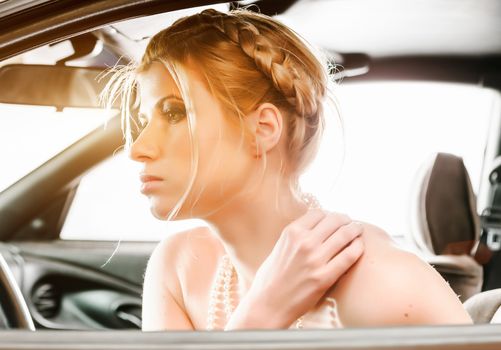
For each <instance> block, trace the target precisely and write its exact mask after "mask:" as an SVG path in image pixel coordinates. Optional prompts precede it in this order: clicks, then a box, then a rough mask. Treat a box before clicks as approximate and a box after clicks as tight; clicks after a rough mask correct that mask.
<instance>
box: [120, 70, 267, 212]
mask: <svg viewBox="0 0 501 350" xmlns="http://www.w3.org/2000/svg"><path fill="white" fill-rule="evenodd" d="M187 75H188V82H187V83H188V87H189V91H190V96H191V100H192V104H193V108H194V111H195V116H196V126H195V130H194V139H195V142H196V143H198V149H199V157H198V159H199V160H198V171H197V175H196V178H195V182H194V185H193V188H192V190H191V191H190V194H189V196H188V198H187V200H186V202H185V204H184V205H183V206H182V207H181V210H180V211H179V213H178V215H177V217H176V218H178V219H183V218H189V217H193V216H196V217H204V215H206V214H208V213H210V212H212V211H214V210H215V209H217V208H219V207H221V206H222V205H223V204H225V203H226V202H227V201H228V200H229V199H231V198H233V197H234V196H235V195H236V194H238V193H239V192H240V191H241V190H242V189H243V188H245V186H246V183H247V182H248V181H249V179H250V178H252V175H253V174H254V173H257V170H256V159H255V157H254V156H253V153H252V146H251V145H250V142H249V141H248V137H244V136H243V135H244V134H243V133H242V129H241V128H240V127H239V126H238V123H236V125H235V123H230V122H229V121H228V116H225V115H223V110H222V108H221V106H220V104H219V103H218V101H217V100H216V99H215V98H214V97H213V96H211V94H210V92H209V90H208V89H207V87H206V85H205V84H204V82H203V81H202V79H201V77H200V76H199V75H198V73H197V72H196V71H194V70H187ZM138 89H139V93H140V98H141V106H140V110H139V118H140V120H141V121H142V123H143V126H144V129H143V130H142V132H141V134H140V135H139V136H138V137H137V139H136V140H135V142H134V143H133V144H132V147H131V151H130V157H131V158H132V159H133V160H135V161H139V162H142V163H143V169H142V171H141V174H142V176H141V177H142V182H143V184H142V186H141V192H142V193H143V194H144V195H146V196H147V197H148V198H149V199H150V203H151V211H152V213H153V214H154V215H155V216H156V217H157V218H159V219H164V218H166V217H167V216H168V214H169V212H170V211H171V210H172V209H173V207H174V206H175V204H176V203H177V202H178V201H179V199H180V198H181V196H182V195H183V193H184V192H185V190H186V189H187V188H188V186H189V182H190V178H191V173H192V172H191V155H192V147H191V144H190V131H189V128H188V125H189V124H188V119H187V115H186V107H185V103H184V102H183V99H182V97H181V93H180V91H179V89H178V87H177V85H176V84H175V82H174V80H173V78H172V76H171V75H170V73H169V71H168V70H167V69H166V68H165V67H164V66H163V64H161V63H160V62H154V63H152V64H151V66H150V67H149V68H148V70H146V71H144V72H142V73H140V75H139V77H138ZM233 118H237V117H236V116H235V117H233ZM153 177H155V178H153Z"/></svg>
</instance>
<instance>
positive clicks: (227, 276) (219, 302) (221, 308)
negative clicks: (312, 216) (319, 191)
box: [207, 193, 341, 330]
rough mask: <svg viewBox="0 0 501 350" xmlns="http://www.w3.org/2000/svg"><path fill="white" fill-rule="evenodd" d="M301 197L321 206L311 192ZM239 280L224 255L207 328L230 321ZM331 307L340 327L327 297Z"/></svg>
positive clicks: (334, 318) (335, 322) (298, 324)
mask: <svg viewBox="0 0 501 350" xmlns="http://www.w3.org/2000/svg"><path fill="white" fill-rule="evenodd" d="M301 199H302V200H303V201H304V202H305V203H306V204H307V205H308V207H309V208H320V205H319V202H318V200H317V199H316V198H315V197H314V196H313V195H311V194H309V193H306V194H302V195H301ZM234 280H237V275H236V271H235V268H234V267H233V265H232V264H231V261H230V258H229V257H228V255H224V256H223V257H222V260H221V264H220V265H219V268H218V272H217V275H216V278H215V281H214V285H213V288H212V290H211V294H210V301H209V312H208V317H207V330H214V329H216V324H217V323H218V322H217V321H218V320H221V321H222V319H223V317H222V316H223V314H224V316H225V317H224V318H225V324H226V323H227V322H228V321H229V319H230V317H231V315H232V313H233V311H234V304H235V302H236V301H237V300H238V294H239V293H238V290H234V288H232V287H233V286H234V283H233V281H234ZM325 301H326V302H327V307H328V309H329V316H330V321H331V325H332V326H333V327H340V326H341V324H340V322H339V320H338V317H337V309H336V308H337V307H336V301H335V299H334V298H325ZM303 322H304V315H303V316H301V317H299V318H298V319H297V320H296V321H295V327H296V328H297V329H301V328H303Z"/></svg>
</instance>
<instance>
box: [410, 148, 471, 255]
mask: <svg viewBox="0 0 501 350" xmlns="http://www.w3.org/2000/svg"><path fill="white" fill-rule="evenodd" d="M415 193H416V196H415V197H416V198H414V199H411V200H414V201H415V203H414V206H413V213H412V214H411V238H412V240H413V241H414V243H415V244H416V245H417V246H418V248H420V249H421V250H422V251H424V252H426V253H430V254H432V255H462V254H467V255H470V254H471V253H472V250H473V249H474V248H475V247H476V244H477V242H478V241H479V239H480V219H479V216H478V213H477V209H476V197H475V193H474V192H473V189H472V187H471V182H470V177H469V176H468V172H467V170H466V168H465V166H464V163H463V159H462V158H460V157H457V156H455V155H452V154H447V153H437V154H435V155H434V156H433V157H431V159H430V160H429V161H428V162H426V163H425V164H424V165H423V168H422V169H421V173H420V174H419V175H418V179H417V188H416V191H415Z"/></svg>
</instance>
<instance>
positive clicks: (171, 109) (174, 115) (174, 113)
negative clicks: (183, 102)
mask: <svg viewBox="0 0 501 350" xmlns="http://www.w3.org/2000/svg"><path fill="white" fill-rule="evenodd" d="M162 114H163V116H164V117H165V118H166V119H167V122H169V124H176V123H178V122H180V121H181V120H183V119H184V118H185V117H186V110H185V108H184V106H182V107H181V106H173V105H168V104H166V105H164V108H163V110H162Z"/></svg>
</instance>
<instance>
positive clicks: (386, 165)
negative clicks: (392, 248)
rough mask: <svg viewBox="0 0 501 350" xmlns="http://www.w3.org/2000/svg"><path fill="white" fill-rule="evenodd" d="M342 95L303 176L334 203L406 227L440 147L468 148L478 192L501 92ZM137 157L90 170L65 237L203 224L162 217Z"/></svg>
mask: <svg viewBox="0 0 501 350" xmlns="http://www.w3.org/2000/svg"><path fill="white" fill-rule="evenodd" d="M336 94H337V98H338V104H339V107H340V113H341V117H342V120H343V126H342V129H341V123H340V122H339V121H338V119H337V117H336V115H335V114H334V113H332V112H331V113H329V114H328V115H327V128H326V130H325V135H324V139H323V142H322V145H321V147H320V149H319V153H318V157H317V158H316V160H315V162H314V163H313V164H312V165H311V167H310V168H309V169H308V171H307V172H306V173H305V174H304V175H303V177H302V179H301V182H302V186H303V189H304V190H305V191H308V192H312V193H313V194H315V195H316V196H317V197H318V198H319V200H320V202H321V204H322V205H323V206H324V207H325V208H327V209H330V210H335V211H341V212H345V213H347V214H348V215H350V216H351V217H352V218H356V219H358V220H362V221H367V222H370V223H373V224H375V225H378V226H380V227H382V228H383V229H385V230H386V231H387V232H388V233H389V234H391V235H394V236H399V235H404V234H405V233H406V231H407V230H408V229H409V223H408V216H409V211H410V205H411V204H412V203H411V201H412V200H413V197H412V196H411V192H412V190H413V189H414V188H415V186H416V184H415V179H416V172H417V171H418V169H419V168H420V167H421V165H422V164H423V162H425V161H426V160H427V159H428V157H429V156H430V155H432V154H433V153H435V152H448V153H453V154H455V155H458V156H461V157H463V159H464V162H465V165H466V168H467V170H468V171H469V173H470V177H471V181H472V184H473V188H474V190H475V191H476V192H477V191H478V187H479V181H480V172H481V167H482V159H483V152H484V147H485V142H486V136H487V129H488V123H489V121H490V117H491V116H492V115H493V114H496V113H499V112H500V111H499V94H498V93H496V92H494V91H492V90H488V89H483V88H480V87H475V86H468V85H455V84H438V83H409V82H391V83H387V82H384V83H383V82H378V83H364V84H361V83H360V84H359V83H357V84H343V85H342V86H340V87H338V90H337V91H336ZM343 133H344V136H343ZM343 150H344V152H345V153H344V161H343ZM138 166H139V164H137V163H134V162H132V161H131V160H128V159H127V158H126V157H125V155H124V154H119V155H117V156H115V157H113V158H112V159H110V160H108V161H106V162H104V163H102V164H101V165H99V166H97V167H96V168H95V169H93V170H91V171H90V172H89V173H88V175H87V176H85V177H84V178H83V180H82V182H81V184H80V186H79V189H78V192H77V195H76V197H75V200H74V203H73V205H72V207H71V210H70V212H69V215H68V218H67V221H66V224H65V226H64V229H63V232H62V238H66V239H102V240H107V239H112V240H117V239H122V240H158V239H160V238H161V237H164V236H165V235H167V234H169V233H171V232H175V231H179V230H182V229H186V228H188V227H192V226H194V225H201V224H203V222H201V221H197V220H187V221H179V222H173V223H167V222H164V221H160V220H157V219H155V218H154V217H153V216H152V215H151V213H150V211H149V204H148V200H147V199H146V198H145V197H143V196H142V195H141V194H140V193H139V179H138V175H137V174H138V172H139V167H138Z"/></svg>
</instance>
